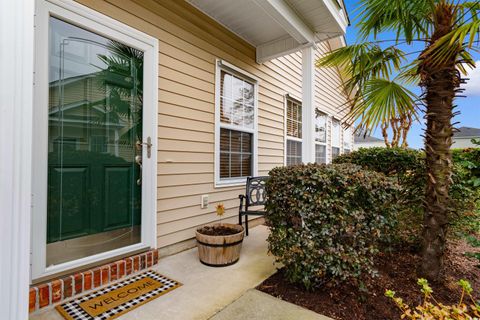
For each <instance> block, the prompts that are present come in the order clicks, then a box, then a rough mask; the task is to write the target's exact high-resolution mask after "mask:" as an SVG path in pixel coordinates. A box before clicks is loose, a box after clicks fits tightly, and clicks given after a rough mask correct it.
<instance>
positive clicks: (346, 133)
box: [343, 127, 352, 153]
mask: <svg viewBox="0 0 480 320" xmlns="http://www.w3.org/2000/svg"><path fill="white" fill-rule="evenodd" d="M351 151H352V129H351V128H350V127H347V128H345V130H343V152H344V153H350V152H351Z"/></svg>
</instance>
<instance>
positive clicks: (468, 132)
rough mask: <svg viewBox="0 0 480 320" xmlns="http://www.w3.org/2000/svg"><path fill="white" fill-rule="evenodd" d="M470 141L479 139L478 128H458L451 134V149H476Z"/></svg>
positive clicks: (479, 131) (479, 130)
mask: <svg viewBox="0 0 480 320" xmlns="http://www.w3.org/2000/svg"><path fill="white" fill-rule="evenodd" d="M472 139H480V128H470V127H460V128H458V131H455V132H454V133H453V138H452V143H453V144H452V148H460V149H463V148H478V147H479V146H478V145H476V144H473V143H472Z"/></svg>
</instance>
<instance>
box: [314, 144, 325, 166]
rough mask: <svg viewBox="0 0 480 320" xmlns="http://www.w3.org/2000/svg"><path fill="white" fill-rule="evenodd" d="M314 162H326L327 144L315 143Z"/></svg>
mask: <svg viewBox="0 0 480 320" xmlns="http://www.w3.org/2000/svg"><path fill="white" fill-rule="evenodd" d="M315 162H316V163H327V146H326V145H322V144H316V145H315Z"/></svg>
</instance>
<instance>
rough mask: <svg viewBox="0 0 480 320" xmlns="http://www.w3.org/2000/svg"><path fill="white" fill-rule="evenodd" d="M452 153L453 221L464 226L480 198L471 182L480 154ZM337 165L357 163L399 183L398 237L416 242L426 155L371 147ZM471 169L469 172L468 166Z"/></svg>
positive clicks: (345, 157)
mask: <svg viewBox="0 0 480 320" xmlns="http://www.w3.org/2000/svg"><path fill="white" fill-rule="evenodd" d="M471 150H474V151H471V152H468V153H463V152H462V153H461V152H459V151H454V152H453V160H454V161H453V162H454V163H453V175H452V181H453V183H452V185H451V189H450V197H451V202H450V211H451V216H452V219H451V221H452V222H453V224H455V225H462V224H463V222H464V221H463V218H465V217H468V216H469V215H471V213H472V211H473V210H474V208H475V202H476V200H477V199H478V191H476V190H475V189H477V190H478V188H476V187H474V183H473V182H472V181H473V180H472V179H474V177H475V171H474V170H472V169H471V168H473V167H475V163H476V162H474V161H473V160H474V159H476V160H477V161H479V162H477V164H478V168H480V157H479V156H480V152H477V151H476V150H479V151H480V149H471ZM334 163H354V164H358V165H361V166H362V167H363V168H364V169H368V170H374V171H377V172H381V173H384V174H385V175H387V176H388V177H390V178H392V179H394V180H396V181H398V182H399V184H400V187H401V188H400V193H399V204H400V205H401V208H400V213H399V223H398V228H397V235H398V236H399V237H400V239H402V240H407V241H409V242H415V241H416V240H417V238H418V236H419V235H420V230H421V228H422V223H423V200H424V193H425V185H426V173H425V170H426V167H425V153H424V152H422V151H419V150H410V149H407V150H405V149H401V148H368V149H360V150H358V151H355V152H352V153H350V154H346V155H341V156H339V157H337V158H336V159H335V160H334ZM469 166H470V167H471V168H470V169H469V168H468V167H469Z"/></svg>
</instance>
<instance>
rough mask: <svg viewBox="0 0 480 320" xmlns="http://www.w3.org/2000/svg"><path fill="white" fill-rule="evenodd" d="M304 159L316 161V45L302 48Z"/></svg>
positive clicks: (304, 160)
mask: <svg viewBox="0 0 480 320" xmlns="http://www.w3.org/2000/svg"><path fill="white" fill-rule="evenodd" d="M302 126H303V128H302V138H303V143H302V160H303V163H309V162H315V138H314V131H315V47H314V46H310V47H307V48H304V49H302Z"/></svg>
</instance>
